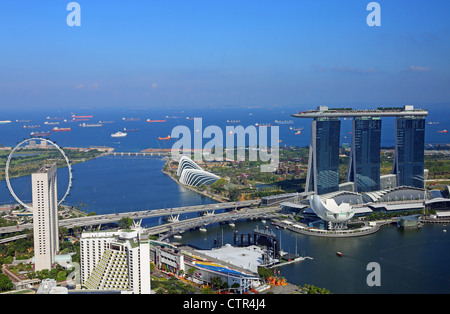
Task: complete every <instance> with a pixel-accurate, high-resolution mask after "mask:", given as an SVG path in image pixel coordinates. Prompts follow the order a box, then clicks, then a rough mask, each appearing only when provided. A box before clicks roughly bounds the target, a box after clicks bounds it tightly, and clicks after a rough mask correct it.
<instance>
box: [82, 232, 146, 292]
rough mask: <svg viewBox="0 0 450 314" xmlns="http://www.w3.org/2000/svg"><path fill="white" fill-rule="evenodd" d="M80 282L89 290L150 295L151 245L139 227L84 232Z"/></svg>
mask: <svg viewBox="0 0 450 314" xmlns="http://www.w3.org/2000/svg"><path fill="white" fill-rule="evenodd" d="M80 253H81V283H82V285H83V286H84V287H86V288H87V289H91V290H115V291H125V292H129V293H134V294H149V293H151V286H150V280H151V279H150V244H149V240H148V237H146V236H145V235H143V234H142V229H141V228H140V227H135V228H132V229H127V230H118V231H97V232H83V234H82V236H81V241H80Z"/></svg>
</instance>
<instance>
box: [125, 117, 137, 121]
mask: <svg viewBox="0 0 450 314" xmlns="http://www.w3.org/2000/svg"><path fill="white" fill-rule="evenodd" d="M139 120H141V119H139V118H122V121H139Z"/></svg>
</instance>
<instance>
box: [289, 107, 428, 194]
mask: <svg viewBox="0 0 450 314" xmlns="http://www.w3.org/2000/svg"><path fill="white" fill-rule="evenodd" d="M427 115H428V111H427V110H423V109H415V108H414V107H413V106H410V105H407V106H404V107H402V108H378V109H376V110H375V109H374V110H372V109H361V110H359V109H358V110H357V109H347V108H338V109H328V107H327V106H319V107H318V108H317V109H316V110H308V111H303V112H299V113H296V114H292V116H293V117H296V118H312V119H313V120H312V124H311V143H310V147H309V161H308V173H307V177H306V185H305V192H315V193H316V194H325V193H330V192H335V191H338V190H339V140H340V128H341V120H340V118H348V117H349V118H353V121H352V142H351V153H350V160H349V168H348V172H347V182H352V183H353V184H354V187H353V189H354V192H371V191H377V190H380V188H381V187H380V144H381V122H382V120H381V118H383V117H395V118H396V119H395V137H396V140H395V156H394V163H393V169H392V174H393V175H394V176H395V179H396V185H397V186H411V187H416V188H424V144H425V117H426V116H427Z"/></svg>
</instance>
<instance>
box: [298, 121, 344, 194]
mask: <svg viewBox="0 0 450 314" xmlns="http://www.w3.org/2000/svg"><path fill="white" fill-rule="evenodd" d="M340 130H341V121H340V120H339V119H337V118H316V119H314V120H313V121H312V124H311V143H310V146H309V160H308V173H307V177H306V185H305V191H306V192H309V191H314V192H316V193H317V194H324V193H330V192H334V191H338V190H339V135H340Z"/></svg>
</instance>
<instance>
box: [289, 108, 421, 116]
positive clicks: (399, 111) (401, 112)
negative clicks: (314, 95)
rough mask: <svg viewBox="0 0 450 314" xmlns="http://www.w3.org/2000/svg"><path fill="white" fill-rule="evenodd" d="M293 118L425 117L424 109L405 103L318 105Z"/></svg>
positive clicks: (295, 114)
mask: <svg viewBox="0 0 450 314" xmlns="http://www.w3.org/2000/svg"><path fill="white" fill-rule="evenodd" d="M291 116H293V117H295V118H313V119H314V118H346V117H426V116H428V111H427V110H425V109H414V106H411V105H406V106H404V107H403V108H397V107H395V108H393V107H385V108H381V107H380V108H378V109H352V108H331V109H329V108H328V107H327V106H319V107H318V108H317V109H315V110H307V111H302V112H299V113H294V114H291Z"/></svg>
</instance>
